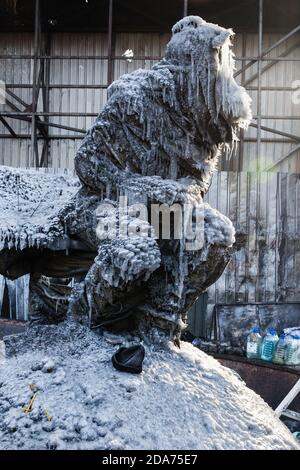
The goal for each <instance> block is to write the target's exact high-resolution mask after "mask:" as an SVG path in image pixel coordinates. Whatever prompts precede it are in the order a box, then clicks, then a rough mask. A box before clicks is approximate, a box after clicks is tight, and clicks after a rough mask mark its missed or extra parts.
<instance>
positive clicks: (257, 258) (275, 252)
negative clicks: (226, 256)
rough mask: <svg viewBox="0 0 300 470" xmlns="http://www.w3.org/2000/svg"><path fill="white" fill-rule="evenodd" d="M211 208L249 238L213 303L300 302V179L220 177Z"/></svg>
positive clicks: (211, 293) (214, 289)
mask: <svg viewBox="0 0 300 470" xmlns="http://www.w3.org/2000/svg"><path fill="white" fill-rule="evenodd" d="M206 200H207V202H209V204H211V206H212V207H215V208H217V209H218V210H220V212H222V213H223V214H225V215H227V216H228V217H229V218H230V219H231V220H232V222H233V224H234V226H235V227H236V230H237V231H238V232H241V233H243V234H245V235H246V242H245V245H244V246H243V247H242V249H241V250H240V251H238V252H236V253H235V255H234V256H233V257H232V260H231V262H230V263H229V265H228V267H227V268H226V270H225V272H224V274H223V275H222V276H221V277H220V279H219V280H218V281H217V282H216V283H215V284H214V285H213V286H211V287H210V288H209V290H208V303H211V304H215V303H248V302H278V301H282V302H292V301H299V300H300V274H299V261H300V240H299V233H300V231H299V230H300V219H299V206H300V175H299V174H288V173H263V174H259V175H258V176H257V174H256V173H250V172H241V173H237V172H219V173H217V174H215V176H214V178H213V182H212V185H211V188H210V190H209V193H208V194H207V197H206Z"/></svg>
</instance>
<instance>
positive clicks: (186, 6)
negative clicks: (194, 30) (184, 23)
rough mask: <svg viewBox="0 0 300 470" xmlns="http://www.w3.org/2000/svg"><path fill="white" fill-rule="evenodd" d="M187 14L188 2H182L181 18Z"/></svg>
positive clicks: (185, 0)
mask: <svg viewBox="0 0 300 470" xmlns="http://www.w3.org/2000/svg"><path fill="white" fill-rule="evenodd" d="M187 14H188V0H183V16H187Z"/></svg>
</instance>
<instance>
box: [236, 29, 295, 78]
mask: <svg viewBox="0 0 300 470" xmlns="http://www.w3.org/2000/svg"><path fill="white" fill-rule="evenodd" d="M298 31H300V25H299V26H297V27H296V28H294V29H292V30H291V31H290V32H288V33H287V34H285V35H284V36H283V37H282V38H280V39H279V40H278V41H276V42H275V43H274V44H272V46H270V47H268V49H266V50H265V51H263V52H262V53H261V57H260V58H261V59H262V58H263V57H265V56H266V55H267V54H269V53H270V52H271V51H273V50H274V49H276V47H278V46H280V45H281V44H282V43H283V42H285V41H286V40H287V39H289V38H290V37H291V36H293V35H294V34H295V33H298ZM255 62H257V60H251V62H249V63H248V64H246V65H245V66H244V67H242V68H241V69H240V70H238V71H237V72H236V73H235V74H234V76H235V77H237V76H238V75H240V74H241V73H242V72H244V71H245V70H247V69H248V68H249V67H251V65H253V64H255Z"/></svg>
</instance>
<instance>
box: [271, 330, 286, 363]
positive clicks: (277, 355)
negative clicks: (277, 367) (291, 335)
mask: <svg viewBox="0 0 300 470" xmlns="http://www.w3.org/2000/svg"><path fill="white" fill-rule="evenodd" d="M287 345H288V342H287V335H286V334H285V333H282V334H281V335H280V336H279V341H278V343H277V344H276V348H275V351H274V354H273V362H274V363H275V364H285V356H286V350H287Z"/></svg>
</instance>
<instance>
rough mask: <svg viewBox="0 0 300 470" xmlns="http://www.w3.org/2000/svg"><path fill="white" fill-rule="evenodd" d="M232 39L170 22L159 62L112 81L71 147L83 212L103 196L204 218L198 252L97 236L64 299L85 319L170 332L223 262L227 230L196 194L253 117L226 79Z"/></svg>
mask: <svg viewBox="0 0 300 470" xmlns="http://www.w3.org/2000/svg"><path fill="white" fill-rule="evenodd" d="M232 36H233V32H232V31H231V30H227V29H224V28H221V27H219V26H217V25H214V24H210V23H206V22H205V21H204V20H203V19H201V18H199V17H196V16H188V17H186V18H183V19H182V20H181V21H179V22H178V23H176V24H175V26H174V27H173V30H172V38H171V40H170V42H169V43H168V45H167V50H166V55H165V58H164V59H162V60H161V61H160V62H159V63H158V64H156V65H154V66H153V67H152V69H151V70H137V71H135V72H133V73H131V74H127V75H124V76H122V77H121V78H120V79H118V80H116V81H115V82H114V83H113V84H112V85H111V86H110V88H109V90H108V102H107V104H106V106H105V107H104V109H103V111H102V112H101V113H100V115H99V116H98V118H97V120H96V122H95V124H94V125H93V126H92V127H91V129H90V130H89V131H88V133H87V136H86V138H85V139H84V142H83V144H82V145H81V147H80V149H79V151H78V153H77V156H76V159H75V164H76V171H77V174H78V176H79V178H80V180H81V182H82V185H83V190H82V194H80V196H79V197H78V199H77V201H76V202H75V205H76V206H77V208H79V212H82V213H86V209H84V208H85V207H86V204H87V202H86V200H89V198H92V197H94V195H98V196H99V195H101V196H100V199H101V200H105V201H106V202H108V201H114V202H116V206H117V205H118V204H119V201H120V199H121V198H127V200H128V204H129V205H134V204H143V205H144V206H146V207H148V208H150V206H152V207H153V205H156V206H158V205H162V204H164V205H167V206H172V207H173V206H174V205H175V206H176V205H177V207H178V206H179V207H180V208H182V212H184V207H185V205H186V204H188V205H193V207H194V208H195V210H197V208H198V209H199V210H201V213H202V216H203V229H204V233H203V236H204V240H203V244H202V247H201V248H200V249H187V245H186V242H187V240H186V239H185V238H181V239H175V236H173V238H172V237H171V239H170V238H169V239H168V238H166V239H164V238H163V236H162V235H161V233H160V234H159V235H160V236H159V238H157V239H153V238H152V237H148V238H145V237H142V236H138V234H137V235H136V236H132V235H131V236H130V237H128V238H127V239H126V237H123V238H122V239H119V238H118V237H116V238H114V237H112V238H111V239H109V240H102V241H101V242H100V243H99V242H98V244H99V245H98V246H99V253H98V256H97V257H96V259H95V263H94V264H93V266H92V267H91V269H90V271H89V273H88V275H87V276H86V278H85V280H84V281H83V283H82V284H81V285H80V286H77V290H76V292H75V293H74V295H73V298H72V301H71V309H72V310H73V312H74V314H75V315H78V314H79V316H80V317H81V318H84V317H85V316H86V317H87V316H88V317H89V321H90V322H91V324H92V325H101V324H107V325H108V324H109V323H110V322H111V323H115V325H118V324H119V325H120V326H122V321H123V319H124V318H126V319H128V318H131V321H132V323H133V324H134V323H135V324H136V323H139V324H141V323H142V324H145V323H146V324H147V323H148V324H149V325H158V326H161V327H162V328H163V329H166V330H168V331H170V332H171V335H172V336H173V337H174V338H177V337H179V335H180V331H181V330H182V327H183V326H184V323H185V321H186V314H187V312H188V310H189V308H190V307H191V306H192V304H193V303H194V302H195V300H196V299H197V298H198V297H199V295H200V294H201V293H202V292H203V291H204V290H206V289H207V287H208V286H209V285H211V284H212V283H213V282H215V281H216V280H217V278H218V277H219V276H220V275H221V274H222V272H223V270H224V268H225V266H226V264H227V262H228V260H229V257H230V252H231V251H232V246H233V243H234V228H233V226H232V224H231V222H230V220H228V219H227V218H226V217H224V216H223V215H221V214H220V213H218V212H217V211H216V210H213V209H212V208H211V207H209V206H208V205H207V204H203V196H204V195H205V193H206V192H207V191H208V188H209V185H210V182H211V178H212V174H213V171H214V170H215V168H216V165H217V162H218V158H219V155H220V152H221V150H223V151H224V152H231V151H232V149H233V147H234V145H235V142H236V140H237V137H236V131H237V129H238V128H246V127H247V125H248V123H249V121H250V119H251V109H250V98H249V96H248V95H247V93H246V91H245V90H244V88H242V87H240V86H238V85H237V83H236V82H235V80H234V78H233V71H234V59H233V54H232V52H231V38H232ZM97 204H98V201H95V205H94V209H95V208H96V206H97ZM164 207H165V206H164ZM116 210H117V209H116ZM149 210H150V209H149ZM112 212H113V211H112ZM75 213H76V209H75ZM77 213H78V209H77ZM136 217H137V218H138V216H136ZM174 217H175V216H174ZM71 219H72V223H73V224H74V228H73V230H74V234H76V236H78V234H79V233H81V235H82V239H83V240H85V241H86V232H85V231H84V230H80V225H81V222H80V221H79V219H78V217H76V215H75V217H73V218H72V217H71ZM74 221H76V222H77V224H76V222H74ZM148 222H149V223H150V224H151V223H152V220H150V218H149V220H148ZM135 223H136V219H135ZM141 223H145V222H144V220H143V221H141ZM152 224H153V223H152ZM152 229H153V227H152ZM156 233H157V230H156ZM149 234H150V232H149ZM173 235H174V234H173ZM89 242H90V239H89ZM94 243H95V244H97V241H96V239H95V241H94ZM79 306H80V308H79Z"/></svg>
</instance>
